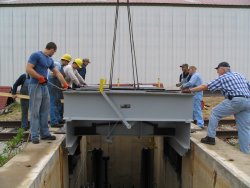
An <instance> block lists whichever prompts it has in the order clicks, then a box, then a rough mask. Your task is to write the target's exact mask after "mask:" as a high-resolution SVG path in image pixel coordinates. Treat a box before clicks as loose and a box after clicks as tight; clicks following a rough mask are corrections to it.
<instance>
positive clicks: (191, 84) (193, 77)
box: [182, 75, 198, 88]
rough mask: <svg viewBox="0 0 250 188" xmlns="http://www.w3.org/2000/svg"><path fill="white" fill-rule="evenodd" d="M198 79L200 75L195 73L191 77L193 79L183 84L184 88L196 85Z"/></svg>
mask: <svg viewBox="0 0 250 188" xmlns="http://www.w3.org/2000/svg"><path fill="white" fill-rule="evenodd" d="M197 80H198V76H197V75H193V76H192V77H191V79H190V80H189V81H188V82H187V83H185V84H183V85H182V87H183V88H189V87H194V86H195V83H196V82H197Z"/></svg>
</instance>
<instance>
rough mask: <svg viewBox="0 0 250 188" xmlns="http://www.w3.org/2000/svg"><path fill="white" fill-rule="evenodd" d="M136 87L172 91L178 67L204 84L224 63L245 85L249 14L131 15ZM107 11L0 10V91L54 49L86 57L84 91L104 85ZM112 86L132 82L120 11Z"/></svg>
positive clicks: (167, 10)
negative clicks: (40, 53) (191, 70)
mask: <svg viewBox="0 0 250 188" xmlns="http://www.w3.org/2000/svg"><path fill="white" fill-rule="evenodd" d="M131 11H132V18H133V29H134V39H135V50H136V58H137V64H138V73H139V82H142V83H152V82H157V79H158V78H160V80H161V81H162V82H163V83H164V85H165V87H167V88H174V86H175V83H176V82H177V81H178V76H179V74H180V67H179V65H181V64H182V63H189V64H190V65H195V66H197V67H198V71H199V72H200V73H201V75H202V76H203V80H204V81H205V82H207V81H209V80H211V79H213V78H216V77H217V74H216V71H215V70H214V67H215V66H216V65H217V64H218V63H219V62H220V61H228V62H229V63H230V64H231V67H232V69H233V70H235V71H239V72H241V73H243V74H245V75H246V77H247V78H248V79H250V68H249V62H250V53H249V52H250V9H247V8H245V9H241V8H202V7H169V6H133V7H131ZM114 17H115V7H113V6H58V7H56V6H40V7H0V25H1V29H0V41H1V43H0V73H1V74H0V85H12V84H13V82H14V81H15V79H16V78H17V77H18V76H19V75H20V74H22V73H23V72H25V64H26V62H27V59H28V58H29V56H30V54H31V53H32V52H34V51H36V50H43V49H44V47H45V45H46V43H47V42H49V41H54V42H56V44H57V45H58V50H57V52H56V54H55V56H53V58H54V59H55V60H58V59H60V56H61V55H63V53H70V54H71V55H72V56H73V57H74V58H77V57H82V58H83V57H88V58H90V60H91V62H92V63H91V64H90V65H89V66H88V67H87V76H86V81H87V83H98V82H99V79H100V78H106V79H107V80H108V79H109V71H110V61H111V50H112V42H113V41H112V40H113V32H114ZM116 47H117V48H116V56H115V67H114V80H113V82H117V79H118V78H120V82H122V83H127V82H130V83H131V82H132V65H131V54H130V42H129V33H128V20H127V10H126V7H120V12H119V23H118V30H117V43H116Z"/></svg>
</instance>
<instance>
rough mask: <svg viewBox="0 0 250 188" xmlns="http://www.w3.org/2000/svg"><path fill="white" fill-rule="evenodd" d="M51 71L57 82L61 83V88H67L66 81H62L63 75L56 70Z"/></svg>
mask: <svg viewBox="0 0 250 188" xmlns="http://www.w3.org/2000/svg"><path fill="white" fill-rule="evenodd" d="M51 71H52V72H53V74H54V75H55V76H56V77H57V78H58V80H59V81H60V82H61V84H62V87H63V88H68V84H67V82H66V80H65V79H64V77H63V75H62V74H61V73H60V71H59V70H58V69H57V68H53V69H52V70H51ZM66 86H67V87H66Z"/></svg>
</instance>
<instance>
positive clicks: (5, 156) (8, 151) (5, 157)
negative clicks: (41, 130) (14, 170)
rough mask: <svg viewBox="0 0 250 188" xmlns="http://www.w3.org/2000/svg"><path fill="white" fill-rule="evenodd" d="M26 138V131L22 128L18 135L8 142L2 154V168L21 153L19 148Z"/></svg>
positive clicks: (0, 156) (0, 157) (0, 162)
mask: <svg viewBox="0 0 250 188" xmlns="http://www.w3.org/2000/svg"><path fill="white" fill-rule="evenodd" d="M23 138H24V129H22V128H20V129H18V131H17V135H16V136H15V137H14V138H12V139H11V140H9V141H8V142H6V144H5V146H4V149H3V152H2V153H1V154H0V167H2V166H3V165H4V164H5V163H7V162H8V161H9V160H10V159H11V158H12V157H14V156H15V155H16V154H17V153H19V152H20V150H21V148H20V147H19V146H20V145H21V144H22V142H23Z"/></svg>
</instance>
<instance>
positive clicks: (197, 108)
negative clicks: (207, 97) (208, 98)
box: [193, 95, 204, 127]
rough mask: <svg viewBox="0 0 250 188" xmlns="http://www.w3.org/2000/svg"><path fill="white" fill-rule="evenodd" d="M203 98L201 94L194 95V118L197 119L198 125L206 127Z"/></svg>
mask: <svg viewBox="0 0 250 188" xmlns="http://www.w3.org/2000/svg"><path fill="white" fill-rule="evenodd" d="M201 100H202V96H200V95H198V96H197V95H195V96H194V103H193V119H194V120H196V121H197V125H198V126H199V127H204V120H203V117H202V109H201Z"/></svg>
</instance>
